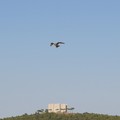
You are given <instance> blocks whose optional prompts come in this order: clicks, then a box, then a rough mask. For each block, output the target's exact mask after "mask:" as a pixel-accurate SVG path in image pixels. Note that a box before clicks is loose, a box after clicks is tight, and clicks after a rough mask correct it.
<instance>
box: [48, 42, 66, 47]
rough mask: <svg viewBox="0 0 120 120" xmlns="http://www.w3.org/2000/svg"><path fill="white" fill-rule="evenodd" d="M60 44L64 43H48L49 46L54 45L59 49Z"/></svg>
mask: <svg viewBox="0 0 120 120" xmlns="http://www.w3.org/2000/svg"><path fill="white" fill-rule="evenodd" d="M60 44H65V43H64V42H57V43H53V42H52V43H50V46H52V45H54V46H55V47H56V48H58V47H60Z"/></svg>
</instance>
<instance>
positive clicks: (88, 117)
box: [0, 113, 120, 120]
mask: <svg viewBox="0 0 120 120" xmlns="http://www.w3.org/2000/svg"><path fill="white" fill-rule="evenodd" d="M0 120H120V116H110V115H103V114H94V113H83V114H81V113H75V114H72V113H71V114H55V113H41V114H38V113H36V114H31V115H28V114H24V115H21V116H16V117H9V118H3V119H0Z"/></svg>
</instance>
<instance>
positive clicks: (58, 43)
mask: <svg viewBox="0 0 120 120" xmlns="http://www.w3.org/2000/svg"><path fill="white" fill-rule="evenodd" d="M57 44H65V43H64V42H57Z"/></svg>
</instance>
